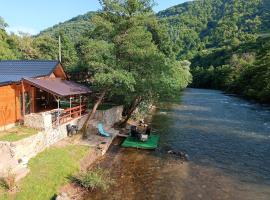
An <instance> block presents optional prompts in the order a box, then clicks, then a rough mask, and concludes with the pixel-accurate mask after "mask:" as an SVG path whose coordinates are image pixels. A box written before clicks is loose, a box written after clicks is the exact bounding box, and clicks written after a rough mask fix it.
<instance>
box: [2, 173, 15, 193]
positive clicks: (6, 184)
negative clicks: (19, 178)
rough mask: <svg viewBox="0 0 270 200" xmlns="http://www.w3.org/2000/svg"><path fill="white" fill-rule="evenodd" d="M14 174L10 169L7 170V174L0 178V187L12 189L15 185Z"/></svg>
mask: <svg viewBox="0 0 270 200" xmlns="http://www.w3.org/2000/svg"><path fill="white" fill-rule="evenodd" d="M15 177H16V175H15V174H14V173H12V171H11V170H8V172H7V176H6V177H4V178H2V179H1V180H0V185H1V187H3V188H5V189H6V190H9V191H12V190H14V189H15V187H16V183H15V179H16V178H15Z"/></svg>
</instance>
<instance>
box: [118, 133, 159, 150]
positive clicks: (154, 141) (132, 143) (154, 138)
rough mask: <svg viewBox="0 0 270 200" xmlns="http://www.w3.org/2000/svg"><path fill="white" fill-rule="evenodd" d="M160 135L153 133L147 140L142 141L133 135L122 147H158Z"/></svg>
mask: <svg viewBox="0 0 270 200" xmlns="http://www.w3.org/2000/svg"><path fill="white" fill-rule="evenodd" d="M158 141H159V135H153V134H151V135H150V136H149V138H148V140H147V141H145V142H142V141H140V140H138V139H136V138H133V137H131V136H129V137H127V138H126V139H125V141H124V142H123V143H122V145H121V146H122V147H132V148H137V149H156V148H157V147H158Z"/></svg>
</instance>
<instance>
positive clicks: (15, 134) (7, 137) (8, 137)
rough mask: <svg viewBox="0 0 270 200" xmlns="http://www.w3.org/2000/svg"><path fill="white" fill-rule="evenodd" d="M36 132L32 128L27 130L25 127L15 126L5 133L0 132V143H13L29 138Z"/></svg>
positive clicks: (36, 131)
mask: <svg viewBox="0 0 270 200" xmlns="http://www.w3.org/2000/svg"><path fill="white" fill-rule="evenodd" d="M37 133H38V130H36V129H33V128H28V127H25V126H15V127H13V128H11V129H8V130H6V131H1V132H0V141H7V142H15V141H18V140H21V139H24V138H27V137H29V136H32V135H35V134H37Z"/></svg>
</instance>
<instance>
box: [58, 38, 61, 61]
mask: <svg viewBox="0 0 270 200" xmlns="http://www.w3.org/2000/svg"><path fill="white" fill-rule="evenodd" d="M58 51H59V52H58V53H59V55H58V56H59V57H58V59H59V61H60V62H61V61H62V55H61V36H60V35H59V37H58Z"/></svg>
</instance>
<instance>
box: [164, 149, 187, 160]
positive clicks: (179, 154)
mask: <svg viewBox="0 0 270 200" xmlns="http://www.w3.org/2000/svg"><path fill="white" fill-rule="evenodd" d="M167 153H168V154H172V155H175V156H177V157H178V158H180V159H181V160H184V161H188V160H189V156H188V154H186V153H185V152H182V151H174V150H169V151H167Z"/></svg>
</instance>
